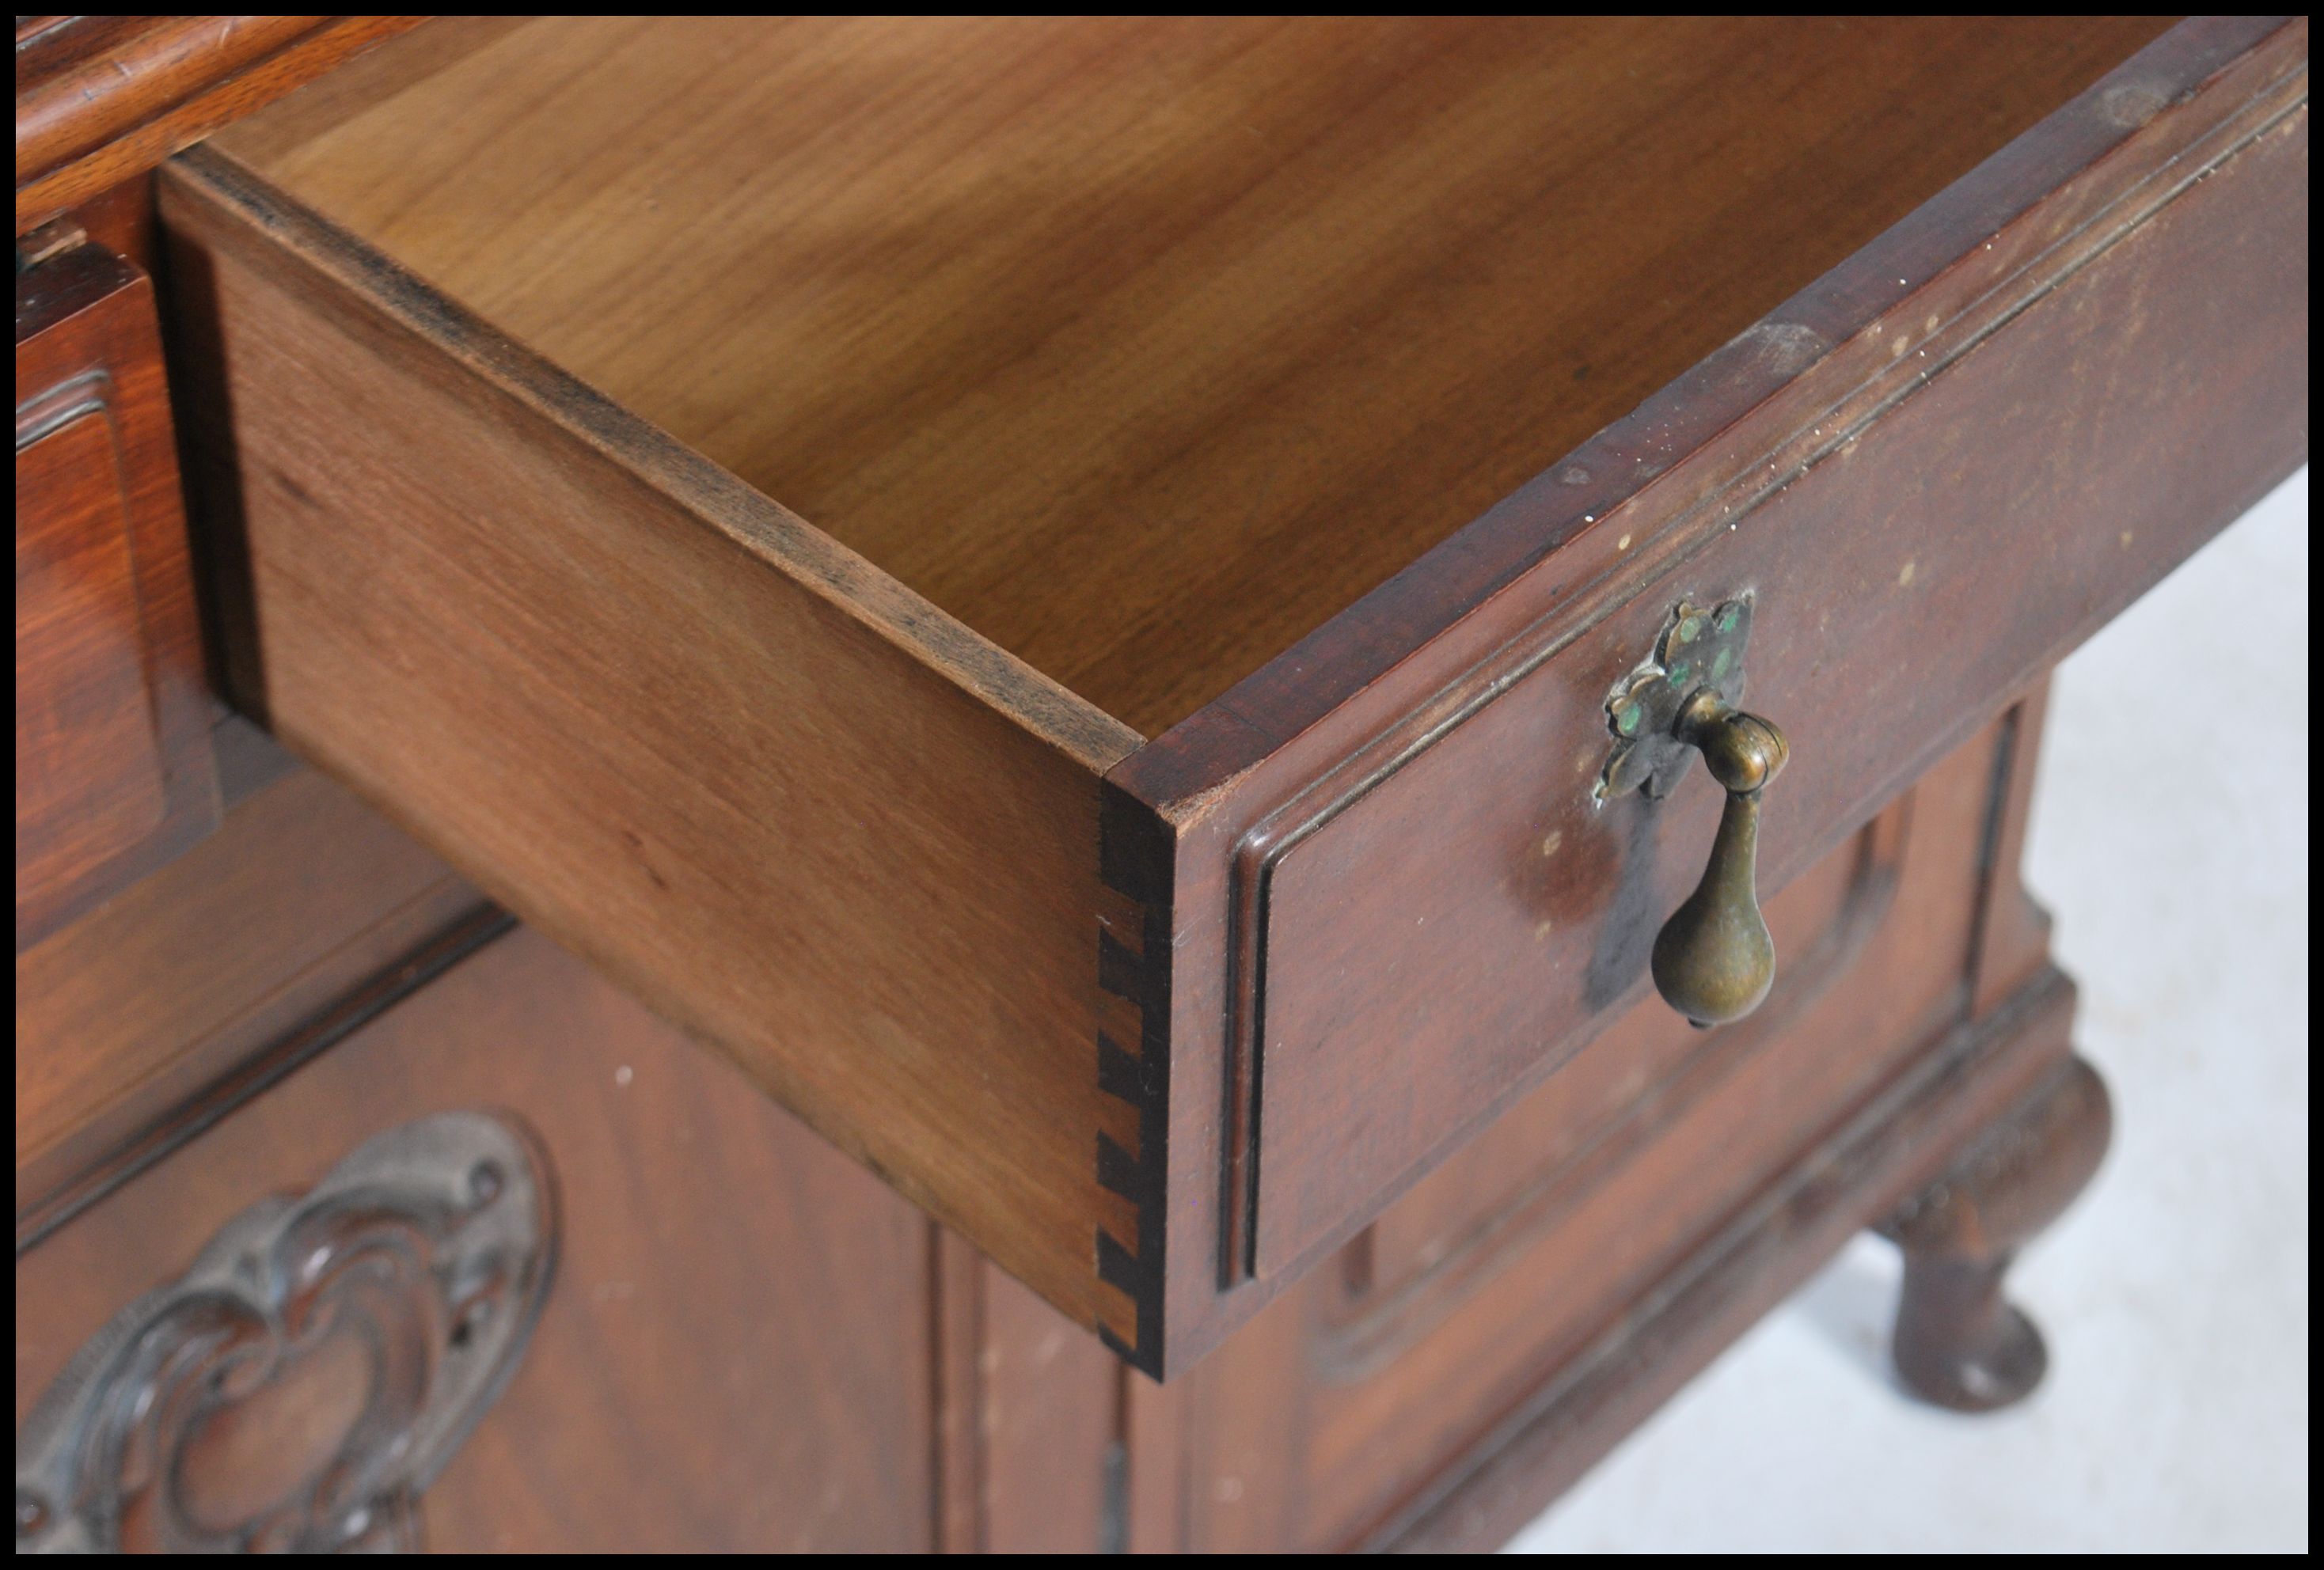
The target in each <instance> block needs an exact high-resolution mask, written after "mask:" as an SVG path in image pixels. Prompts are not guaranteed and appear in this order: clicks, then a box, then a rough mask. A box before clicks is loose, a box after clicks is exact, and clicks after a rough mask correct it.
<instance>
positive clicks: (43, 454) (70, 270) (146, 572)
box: [16, 228, 218, 953]
mask: <svg viewBox="0 0 2324 1570" xmlns="http://www.w3.org/2000/svg"><path fill="white" fill-rule="evenodd" d="M73 233H75V232H73V231H70V230H69V229H67V230H64V231H60V230H58V229H55V228H51V229H49V230H44V231H42V232H40V233H39V234H34V235H32V236H30V237H29V238H30V239H32V240H33V241H35V242H39V241H41V240H42V239H44V238H45V239H47V240H50V241H51V242H67V241H69V240H70V239H71V236H72V234H73ZM18 254H19V258H20V262H22V261H23V260H29V259H28V258H25V257H24V254H23V249H22V248H21V247H20V249H19V252H18ZM209 720H210V715H209V699H208V693H206V692H205V691H204V687H203V682H202V653H201V644H200V634H199V629H198V625H197V622H196V620H195V615H194V597H193V577H192V574H191V572H190V571H189V567H188V565H187V557H186V519H185V512H184V509H183V508H182V506H181V505H180V500H179V496H178V461H177V454H176V453H175V451H174V450H173V447H172V438H171V429H170V405H169V398H168V395H167V393H166V392H165V391H164V390H163V388H162V385H161V335H160V334H159V332H158V330H157V324H156V321H155V317H154V312H153V286H152V282H151V281H150V280H148V279H147V278H146V277H145V275H144V274H143V273H142V272H140V271H137V269H136V268H134V267H132V266H131V265H130V264H129V263H128V262H124V260H122V259H121V258H120V257H118V256H116V255H115V254H114V253H113V252H110V251H107V250H106V248H105V247H103V246H101V245H97V244H91V243H69V244H67V246H66V248H65V249H64V250H62V251H61V252H59V253H58V254H54V255H51V256H46V257H43V258H41V259H40V260H37V261H34V262H32V265H30V266H22V265H20V267H19V270H18V271H17V273H16V949H17V951H18V952H19V953H22V952H23V950H25V949H26V948H29V947H30V946H32V944H34V943H37V942H38V941H41V939H42V938H44V937H46V936H48V935H49V934H50V933H51V932H55V931H56V930H57V929H58V928H60V927H61V926H63V925H64V924H65V923H68V922H69V921H70V920H72V918H73V917H74V916H76V915H78V914H79V913H81V912H82V911H84V910H87V909H88V908H89V907H91V906H93V905H95V904H97V903H98V902H100V901H102V900H104V899H105V898H106V897H107V896H108V895H113V894H115V893H116V892H118V891H119V890H121V889H122V888H124V887H126V886H128V885H129V884H131V883H133V882H134V881H135V880H136V879H137V878H138V877H142V876H143V874H145V873H146V872H149V871H151V870H152V868H155V867H158V866H160V865H161V864H162V863H164V862H166V861H168V860H169V859H170V858H171V857H173V856H175V855H176V854H177V853H178V852H180V850H183V849H185V848H186V847H187V846H189V845H190V844H192V843H193V842H195V841H196V840H199V839H200V838H201V837H202V836H203V835H205V834H207V833H208V832H209V831H210V830H211V829H212V828H213V827H215V826H216V824H217V818H218V789H217V772H216V768H215V767H214V765H213V763H212V760H211V757H210V736H209Z"/></svg>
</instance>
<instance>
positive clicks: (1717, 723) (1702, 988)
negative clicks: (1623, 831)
mask: <svg viewBox="0 0 2324 1570" xmlns="http://www.w3.org/2000/svg"><path fill="white" fill-rule="evenodd" d="M1672 730H1673V731H1674V733H1675V734H1676V736H1677V737H1678V739H1680V740H1681V741H1683V742H1685V743H1686V744H1687V745H1689V746H1691V747H1693V748H1697V749H1698V750H1700V751H1701V754H1702V761H1703V762H1704V763H1705V764H1706V765H1707V766H1709V767H1710V769H1711V778H1713V779H1715V780H1717V781H1718V782H1719V784H1720V788H1721V789H1723V790H1725V791H1726V793H1727V805H1726V807H1725V808H1724V810H1722V811H1721V812H1720V814H1719V834H1718V837H1717V838H1716V839H1714V840H1711V864H1710V865H1709V866H1708V867H1706V868H1703V871H1702V881H1701V883H1699V884H1697V885H1695V887H1694V892H1693V893H1692V894H1691V895H1688V896H1687V899H1686V903H1685V904H1683V905H1681V906H1679V907H1678V909H1677V910H1676V911H1674V912H1673V913H1672V914H1671V919H1670V920H1668V921H1667V922H1665V923H1663V930H1662V931H1661V932H1657V933H1656V934H1655V951H1654V961H1653V969H1654V975H1655V990H1656V991H1658V992H1660V993H1661V994H1662V995H1663V1000H1664V1001H1665V1003H1668V1004H1669V1005H1671V1006H1672V1007H1673V1008H1674V1009H1676V1010H1678V1011H1679V1013H1681V1014H1683V1015H1686V1017H1687V1018H1689V1019H1690V1020H1692V1021H1693V1022H1694V1023H1695V1024H1699V1025H1714V1024H1726V1023H1727V1022H1729V1020H1737V1019H1741V1018H1742V1017H1743V1016H1744V1015H1747V1014H1749V1013H1750V1012H1751V1011H1752V1010H1753V1009H1755V1008H1757V1007H1758V1006H1759V1004H1760V1000H1761V999H1763V998H1765V997H1766V996H1767V988H1768V987H1772V986H1773V985H1775V939H1774V938H1773V937H1771V936H1770V935H1769V934H1768V932H1767V923H1766V920H1765V919H1764V918H1763V917H1762V916H1761V915H1760V914H1759V892H1758V888H1757V860H1758V849H1759V793H1760V791H1761V790H1763V789H1764V788H1766V784H1767V782H1768V781H1769V780H1772V779H1774V778H1775V775H1776V773H1777V772H1778V771H1779V770H1781V769H1782V767H1784V758H1785V757H1788V756H1789V755H1790V751H1791V748H1790V747H1789V745H1788V744H1787V743H1786V742H1785V741H1784V733H1783V732H1782V731H1781V730H1777V729H1775V726H1774V725H1773V724H1772V723H1770V722H1769V721H1766V720H1762V719H1761V718H1759V716H1757V714H1747V713H1745V712H1743V711H1742V710H1740V709H1736V708H1730V707H1729V705H1728V704H1727V702H1725V701H1724V700H1723V699H1721V698H1720V696H1719V694H1718V693H1715V692H1711V691H1710V690H1707V689H1706V690H1704V691H1701V692H1698V693H1695V694H1693V696H1692V697H1690V698H1689V699H1688V700H1687V701H1686V702H1685V704H1684V705H1683V707H1682V708H1681V709H1680V710H1679V713H1678V718H1677V721H1676V723H1675V724H1674V726H1673V727H1672Z"/></svg>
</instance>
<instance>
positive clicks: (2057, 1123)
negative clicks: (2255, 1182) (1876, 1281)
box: [1879, 1058, 2114, 1412]
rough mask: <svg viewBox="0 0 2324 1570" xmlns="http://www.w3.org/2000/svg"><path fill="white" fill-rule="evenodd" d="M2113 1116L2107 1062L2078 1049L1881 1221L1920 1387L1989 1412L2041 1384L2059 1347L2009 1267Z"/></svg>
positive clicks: (1907, 1356)
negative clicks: (1895, 1252) (2021, 1306)
mask: <svg viewBox="0 0 2324 1570" xmlns="http://www.w3.org/2000/svg"><path fill="white" fill-rule="evenodd" d="M2113 1121H2114V1117H2113V1112H2112V1109H2111V1107H2110V1106H2109V1105H2108V1102H2107V1090H2106V1085H2105V1082H2104V1081H2102V1080H2101V1079H2099V1078H2098V1070H2095V1069H2092V1068H2091V1067H2090V1066H2089V1064H2088V1063H2086V1062H2084V1061H2082V1060H2080V1058H2074V1059H2070V1060H2068V1061H2067V1062H2066V1063H2065V1064H2064V1065H2062V1066H2061V1068H2060V1069H2059V1070H2057V1071H2056V1072H2054V1073H2052V1075H2050V1076H2049V1077H2048V1078H2047V1079H2044V1080H2043V1081H2042V1083H2041V1084H2040V1085H2038V1086H2036V1087H2035V1088H2034V1089H2033V1091H2032V1092H2031V1093H2030V1094H2029V1095H2027V1096H2026V1097H2024V1099H2023V1100H2021V1101H2019V1102H2018V1103H2017V1104H2016V1105H2015V1106H2013V1107H2012V1108H2011V1109H2010V1110H2009V1111H2008V1112H2007V1113H2006V1114H2004V1115H2003V1116H2002V1117H2001V1118H2000V1120H1999V1121H1998V1122H1997V1123H1995V1124H1994V1125H1992V1126H1991V1127H1990V1128H1988V1129H1987V1130H1986V1131H1985V1132H1984V1133H1983V1134H1980V1135H1978V1137H1977V1138H1976V1139H1975V1140H1974V1141H1972V1142H1971V1143H1970V1144H1969V1146H1968V1148H1967V1149H1966V1150H1965V1151H1963V1152H1962V1153H1961V1155H1960V1157H1959V1158H1958V1159H1957V1160H1956V1161H1954V1162H1953V1164H1952V1165H1951V1166H1950V1168H1948V1169H1947V1170H1946V1171H1944V1173H1943V1174H1942V1175H1941V1176H1940V1177H1938V1178H1937V1179H1936V1180H1935V1181H1933V1182H1932V1183H1930V1184H1929V1185H1928V1186H1927V1187H1926V1188H1924V1189H1922V1190H1920V1192H1918V1193H1916V1194H1914V1196H1913V1197H1912V1198H1909V1199H1907V1200H1905V1201H1904V1204H1903V1205H1902V1206H1900V1207H1898V1208H1897V1210H1896V1212H1895V1215H1893V1216H1891V1217H1889V1218H1888V1220H1887V1221H1886V1222H1885V1223H1884V1224H1882V1226H1880V1228H1879V1230H1880V1233H1881V1235H1883V1236H1886V1237H1887V1238H1889V1239H1890V1240H1891V1241H1893V1242H1895V1244H1898V1245H1899V1246H1900V1247H1902V1248H1903V1249H1904V1295H1903V1299H1902V1301H1901V1302H1900V1303H1899V1304H1898V1305H1897V1309H1896V1338H1895V1357H1896V1371H1897V1373H1899V1374H1900V1375H1901V1376H1902V1377H1903V1379H1904V1383H1905V1384H1906V1386H1907V1387H1909V1388H1910V1389H1911V1390H1912V1391H1914V1393H1915V1394H1916V1395H1919V1396H1921V1397H1922V1398H1923V1400H1930V1401H1933V1402H1935V1403H1936V1404H1937V1405H1939V1406H1943V1407H1950V1408H1952V1409H1955V1410H1957V1411H1965V1412H1984V1411H1991V1410H1993V1409H1996V1408H1998V1407H2006V1406H2008V1405H2009V1404H2010V1403H2011V1402H2013V1401H2016V1400H2021V1399H2022V1398H2024V1396H2025V1395H2026V1394H2027V1393H2028V1392H2029V1391H2032V1390H2033V1387H2034V1386H2035V1385H2036V1384H2038V1383H2040V1382H2041V1379H2042V1373H2043V1369H2044V1368H2046V1367H2047V1366H2048V1363H2049V1354H2048V1353H2047V1352H2046V1351H2045V1350H2044V1349H2043V1345H2042V1336H2041V1332H2040V1331H2038V1330H2036V1329H2035V1328H2034V1327H2033V1321H2032V1320H2031V1319H2028V1318H2026V1317H2025V1316H2024V1313H2022V1312H2021V1311H2019V1310H2018V1309H2017V1308H2015V1306H2014V1305H2012V1304H2011V1303H2010V1302H2008V1301H2007V1299H2005V1298H2004V1297H2003V1295H2002V1281H2003V1277H2004V1276H2005V1275H2006V1272H2007V1271H2008V1269H2009V1262H2010V1261H2011V1259H2012V1258H2013V1257H2014V1256H2015V1253H2016V1252H2017V1250H2018V1249H2019V1248H2020V1247H2021V1246H2022V1245H2023V1244H2024V1243H2025V1242H2026V1241H2027V1240H2028V1239H2030V1238H2032V1237H2033V1235H2035V1234H2036V1233H2038V1232H2040V1231H2041V1230H2042V1229H2043V1227H2044V1226H2048V1225H2049V1224H2050V1223H2051V1222H2052V1221H2053V1220H2055V1219H2056V1218H2057V1217H2058V1215H2059V1213H2060V1212H2061V1211H2062V1210H2064V1209H2065V1208H2066V1207H2067V1206H2068V1205H2070V1204H2071V1203H2072V1202H2073V1198H2074V1196H2075V1195H2077V1194H2079V1193H2080V1192H2081V1190H2082V1187H2083V1185H2084V1184H2086V1183H2088V1182H2089V1180H2090V1174H2091V1173H2092V1172H2094V1171H2097V1170H2098V1161H2099V1159H2100V1158H2101V1157H2102V1156H2104V1155H2105V1153H2106V1147H2107V1134H2108V1133H2109V1132H2110V1130H2111V1128H2112V1126H2113Z"/></svg>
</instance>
